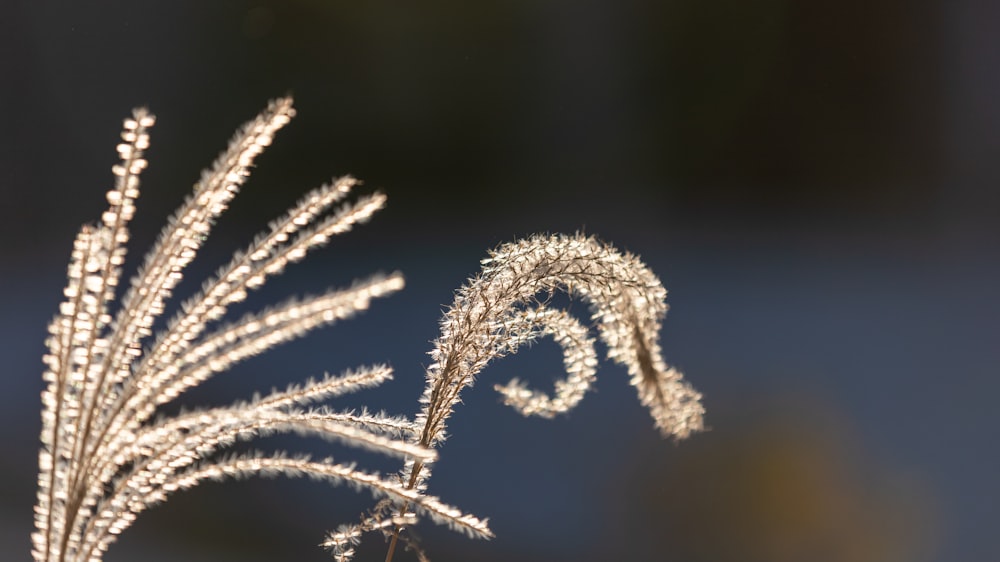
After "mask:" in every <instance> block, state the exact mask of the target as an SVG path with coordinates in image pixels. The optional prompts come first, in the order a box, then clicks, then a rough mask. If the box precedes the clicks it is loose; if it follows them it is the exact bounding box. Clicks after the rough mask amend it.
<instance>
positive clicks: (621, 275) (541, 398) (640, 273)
mask: <svg viewBox="0 0 1000 562" xmlns="http://www.w3.org/2000/svg"><path fill="white" fill-rule="evenodd" d="M483 266H484V267H483V271H482V272H481V273H480V274H479V275H478V276H477V277H475V278H474V279H472V280H471V281H470V282H469V283H467V284H466V285H465V286H464V287H462V288H461V289H459V290H458V291H457V293H456V295H455V302H454V304H452V306H451V308H449V309H448V311H447V312H445V314H444V318H443V319H442V321H441V336H440V337H439V338H438V339H437V340H436V341H435V342H434V349H433V350H432V351H431V358H432V359H433V363H431V365H430V366H429V367H428V369H427V385H426V387H425V390H424V393H423V395H422V396H421V398H420V404H421V406H422V409H421V411H420V413H419V414H418V415H417V417H416V420H415V421H416V423H417V425H418V426H420V428H421V429H420V431H419V434H418V435H417V436H416V437H415V438H414V440H415V443H416V444H418V445H421V446H423V447H429V448H432V447H439V446H440V444H441V443H442V442H443V441H444V439H445V428H446V422H447V420H448V418H449V417H450V416H451V414H452V411H453V410H454V407H455V405H456V404H457V403H458V401H459V395H460V393H461V391H462V389H463V388H465V387H466V386H469V385H471V384H472V383H473V381H474V380H475V378H476V375H477V374H478V373H479V372H480V371H482V369H483V368H485V367H486V365H487V364H488V363H489V362H490V361H492V360H493V359H496V358H499V357H502V356H504V355H506V354H509V353H514V352H516V351H517V349H518V348H519V347H520V346H521V345H523V344H524V343H526V342H530V341H532V340H534V339H536V338H537V337H539V336H541V335H551V336H553V338H554V339H555V340H556V342H557V343H558V344H559V345H560V346H562V348H563V359H564V364H565V367H566V372H567V374H568V376H567V378H566V379H564V380H561V381H558V382H557V383H556V393H555V396H553V397H549V396H547V395H545V394H543V393H541V392H537V391H532V390H529V389H528V388H527V387H525V386H524V385H523V384H522V383H520V382H519V381H517V380H514V381H511V382H509V383H508V384H507V385H505V386H499V385H498V386H497V387H496V388H497V390H498V391H500V392H501V394H502V395H503V396H504V401H505V403H507V404H509V405H511V406H513V407H514V408H516V409H517V410H518V411H520V412H521V413H523V414H526V415H528V414H537V415H541V416H545V417H551V416H553V415H555V414H557V413H560V412H565V411H567V410H569V409H570V408H572V407H573V406H574V405H576V404H577V403H578V402H579V401H580V399H581V398H582V397H583V394H584V393H585V392H586V390H587V388H588V387H589V386H590V384H591V382H592V381H593V377H594V371H595V365H596V361H597V360H596V353H595V351H594V341H593V338H592V337H591V336H590V334H589V333H588V331H587V329H586V328H585V327H584V326H583V325H582V324H580V322H578V321H577V320H575V319H573V318H572V317H570V316H569V315H568V314H566V313H565V312H563V311H554V310H551V309H549V308H548V307H547V306H546V302H545V301H546V300H547V299H546V298H545V296H546V295H548V296H551V294H552V293H553V292H555V291H559V290H562V291H566V292H567V293H568V294H569V295H570V296H572V297H578V298H580V299H582V300H584V301H586V302H587V303H588V304H589V305H590V310H591V320H592V321H593V322H594V323H595V324H596V327H597V331H598V333H599V334H600V337H601V340H602V341H603V342H604V344H605V346H606V347H607V349H608V358H609V359H610V360H612V361H614V362H616V363H619V364H622V365H624V366H625V367H626V368H627V369H628V372H629V375H631V383H632V385H633V386H635V387H636V389H637V390H638V393H639V400H640V401H641V402H642V404H643V405H645V406H646V407H647V408H649V411H650V414H652V416H653V420H654V422H655V424H656V427H657V428H658V429H659V430H660V432H661V434H663V435H664V436H672V437H674V438H677V439H682V438H684V437H687V436H688V435H689V434H690V433H691V432H693V431H698V430H700V429H701V428H702V415H703V413H704V409H703V408H702V405H701V402H700V399H701V395H700V394H699V393H698V392H697V391H695V390H694V389H693V388H692V387H691V386H690V385H689V384H687V383H686V382H685V381H684V380H683V378H682V376H681V373H680V372H678V371H677V370H675V369H672V368H670V367H668V366H667V364H666V363H665V362H664V360H663V358H662V357H661V353H660V346H659V343H658V339H659V336H658V334H659V329H660V324H661V322H662V321H663V317H664V315H665V314H666V311H667V305H666V296H667V292H666V290H665V289H664V288H663V285H662V284H661V283H660V280H659V279H658V278H657V277H656V276H655V275H654V274H653V273H652V272H651V271H650V270H649V268H648V267H646V265H645V264H644V263H642V262H641V261H640V260H639V259H638V258H637V257H635V256H633V255H631V254H627V253H625V254H623V253H621V252H619V251H617V250H615V249H614V248H612V247H610V246H608V245H606V244H604V243H602V242H599V241H598V240H596V239H594V238H591V237H585V236H581V235H576V236H561V235H555V236H534V237H531V238H528V239H525V240H520V241H517V242H513V243H510V244H505V245H503V246H500V247H499V248H497V249H496V250H494V251H493V252H492V253H491V254H490V256H489V257H488V258H487V259H485V260H483ZM429 469H430V463H427V462H424V461H421V460H413V461H411V462H409V463H408V464H407V466H406V468H405V470H404V471H403V474H402V480H403V481H404V482H406V485H407V487H409V488H413V489H420V490H422V489H425V487H426V480H427V478H428V476H429ZM409 508H410V506H409V505H407V504H404V505H403V506H402V507H401V508H400V510H399V511H398V512H397V513H400V514H405V513H406V511H407V509H409ZM400 530H401V527H399V526H397V527H396V528H395V531H394V532H393V534H392V540H391V542H390V545H389V551H388V554H387V556H386V560H387V561H390V560H392V557H393V552H394V549H395V546H396V541H397V539H398V538H399V533H400Z"/></svg>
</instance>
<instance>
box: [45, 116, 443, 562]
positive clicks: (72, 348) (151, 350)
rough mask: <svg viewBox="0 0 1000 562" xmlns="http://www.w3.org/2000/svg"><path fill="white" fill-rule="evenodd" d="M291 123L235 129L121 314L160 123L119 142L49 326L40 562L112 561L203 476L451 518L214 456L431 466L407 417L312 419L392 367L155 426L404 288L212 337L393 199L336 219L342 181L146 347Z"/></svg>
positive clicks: (397, 279)
mask: <svg viewBox="0 0 1000 562" xmlns="http://www.w3.org/2000/svg"><path fill="white" fill-rule="evenodd" d="M293 114H294V110H293V109H292V107H291V100H290V99H287V98H285V99H279V100H276V101H274V102H272V103H271V104H270V105H269V106H268V108H267V109H266V110H265V111H264V112H263V113H262V114H261V115H260V116H258V117H257V118H256V119H254V120H252V121H250V122H249V123H247V124H246V125H244V126H243V127H242V128H241V129H240V130H239V131H238V132H237V134H236V136H235V137H234V138H233V139H232V141H231V142H230V144H229V147H228V148H227V149H226V150H225V151H224V152H223V153H222V154H221V155H220V156H219V158H218V159H216V161H215V163H214V164H213V166H212V167H211V168H210V169H209V170H207V171H206V172H204V173H203V174H202V177H201V179H200V180H199V182H198V184H196V186H195V188H194V191H193V194H192V195H191V196H190V197H189V198H188V199H187V201H186V202H185V203H184V204H183V205H182V206H181V208H180V209H179V210H178V211H177V212H176V213H175V214H174V216H173V217H171V218H170V219H169V221H168V224H167V226H166V227H165V228H164V230H163V232H162V233H161V234H160V236H159V238H158V240H157V242H156V244H155V245H154V247H153V248H152V249H151V250H150V252H149V253H148V254H147V256H146V258H145V263H144V265H143V266H142V267H141V268H140V270H139V273H138V274H137V276H136V277H135V279H133V281H132V283H131V286H130V288H129V289H128V291H127V293H126V295H125V297H124V298H123V299H122V302H121V304H115V303H113V301H114V299H115V298H116V290H115V288H116V287H117V285H118V279H119V276H120V267H121V265H122V263H123V261H124V257H125V244H126V243H127V242H128V231H127V228H126V226H127V223H128V222H129V220H130V219H131V218H132V216H133V215H134V212H135V205H134V200H135V198H136V197H137V196H138V194H139V190H138V186H139V179H138V174H139V173H140V172H142V171H143V170H144V169H145V168H146V167H147V163H146V160H145V158H144V155H143V152H144V150H145V149H146V148H147V147H148V146H149V135H148V133H147V129H148V127H150V126H152V124H153V121H154V120H153V117H152V116H151V115H150V114H149V113H148V112H146V111H145V110H141V109H140V110H136V111H135V113H134V115H133V117H132V118H130V119H126V120H125V123H124V126H123V131H122V134H121V139H122V142H121V143H120V144H119V145H118V146H117V147H116V151H117V153H118V155H119V158H120V159H121V161H120V162H119V163H117V164H116V165H115V166H114V167H113V168H112V173H113V176H114V177H115V187H114V188H113V189H111V190H109V191H108V192H107V194H106V196H105V198H106V200H107V203H108V205H109V208H108V209H107V210H106V211H105V212H104V213H103V214H102V215H101V216H100V223H99V224H98V226H86V227H84V228H83V229H82V230H81V232H80V234H79V236H78V237H77V238H76V240H75V241H74V244H73V252H72V255H71V262H70V265H69V267H68V268H67V277H68V283H67V286H66V288H65V289H64V291H63V297H64V299H65V300H64V301H63V302H62V303H60V305H59V315H58V316H57V317H56V318H55V319H54V320H53V321H52V323H51V324H50V326H49V332H50V334H51V335H50V336H49V338H48V339H47V346H48V348H49V352H48V353H47V354H46V355H45V357H44V359H43V362H44V363H45V365H46V366H47V370H46V371H45V372H44V374H43V379H44V380H45V382H46V388H45V389H44V390H43V392H42V406H43V411H42V433H41V442H42V449H41V451H40V452H39V481H38V494H37V502H36V505H35V510H34V514H35V532H34V533H33V534H32V556H33V557H34V558H35V560H37V561H39V562H41V561H50V562H56V561H58V562H79V561H95V562H96V561H99V560H100V559H101V558H102V557H103V554H104V552H105V551H106V550H107V548H108V547H109V546H110V545H111V544H112V543H113V542H114V541H115V540H116V537H117V536H118V535H119V534H120V533H121V532H122V531H124V530H125V529H127V528H128V527H129V526H130V525H131V524H132V523H133V522H134V521H135V519H136V516H137V515H138V514H139V513H141V512H142V511H144V510H145V509H147V508H148V507H150V506H152V505H154V504H156V503H159V502H161V501H163V500H165V499H166V498H167V497H168V496H169V495H170V494H171V493H173V492H175V491H177V490H180V489H183V488H186V487H190V486H192V485H195V484H197V483H198V482H200V481H202V480H204V479H205V478H219V477H234V476H244V475H252V474H268V475H275V474H285V475H291V476H299V475H310V476H314V477H318V478H322V479H327V480H332V481H344V482H348V483H352V484H353V485H355V486H358V487H362V488H368V489H371V490H373V491H375V492H377V493H380V494H388V495H390V496H393V497H398V498H400V499H405V500H406V501H409V502H412V503H414V504H415V505H417V506H418V507H419V506H426V509H427V510H428V511H432V512H435V513H450V512H451V510H452V509H453V508H446V507H444V506H443V505H441V504H440V502H437V500H436V499H434V498H429V499H424V498H422V497H417V496H416V495H414V494H413V493H411V492H408V491H405V490H401V488H400V486H399V484H398V482H393V481H390V480H384V479H382V478H380V477H378V476H377V475H374V474H372V473H366V472H362V471H359V470H357V469H355V468H353V467H352V466H351V465H347V464H335V463H333V462H332V461H330V460H324V461H309V460H307V459H304V458H288V457H285V456H282V455H280V454H278V455H273V456H268V455H252V456H243V457H222V458H220V457H218V456H215V455H214V454H213V453H215V452H216V451H217V450H219V449H221V448H224V447H226V446H228V445H230V444H232V443H233V442H235V441H236V440H239V439H244V438H250V437H254V436H258V435H264V434H269V433H273V432H277V431H282V432H286V431H292V432H300V433H306V434H310V435H320V436H323V437H326V438H331V439H337V440H340V441H345V442H348V443H350V444H354V445H359V446H363V447H367V448H370V449H373V450H375V451H379V452H383V453H388V454H391V455H396V456H400V457H403V458H406V459H409V458H413V459H419V460H420V461H422V462H431V461H433V460H434V458H436V455H435V453H434V451H432V450H430V449H428V448H426V447H422V446H420V445H418V444H414V443H411V442H408V441H406V440H403V439H400V437H401V436H404V435H407V434H408V433H409V432H410V431H412V430H413V427H412V423H411V422H409V420H404V419H400V418H393V417H391V416H385V415H382V414H369V413H367V412H365V411H362V412H361V413H354V412H333V411H329V410H327V409H325V408H317V409H313V410H307V409H304V406H306V405H308V404H311V403H315V402H318V401H322V400H325V399H327V398H330V397H333V396H336V395H338V394H342V393H345V392H350V391H353V390H356V389H359V388H364V387H367V386H373V385H376V384H379V383H380V382H383V381H385V380H387V379H388V378H389V377H390V376H391V371H390V370H389V369H387V368H385V367H374V368H370V369H360V370H357V371H353V372H348V373H346V374H345V375H343V376H339V377H326V378H323V379H321V380H309V381H308V382H306V383H305V384H302V385H299V386H294V387H291V388H289V389H288V390H286V391H282V392H276V393H273V394H272V395H270V396H267V397H265V398H258V399H256V400H254V401H251V402H241V403H237V404H236V405H234V406H231V407H229V408H214V409H210V410H205V411H201V412H197V413H195V414H180V415H179V416H175V417H168V418H164V419H162V420H159V421H153V420H152V416H153V415H154V413H155V411H156V406H157V405H158V404H161V403H163V402H166V401H168V400H170V399H171V398H173V397H175V396H177V395H179V394H181V393H182V392H184V391H185V390H187V389H188V388H190V387H192V386H194V385H196V384H199V383H201V382H203V381H204V380H206V379H207V378H208V377H210V376H211V375H212V374H213V373H215V372H219V371H222V370H226V369H229V368H231V367H232V366H233V365H234V364H235V363H237V362H239V361H240V360H242V359H244V358H245V357H248V356H250V355H253V354H257V353H261V352H263V351H265V350H267V349H268V348H270V347H273V346H274V345H277V344H279V343H281V342H284V341H288V340H289V339H292V338H295V337H298V336H301V335H303V334H304V333H306V332H307V331H309V330H311V329H314V328H316V327H318V326H321V325H326V324H330V323H332V322H334V321H337V320H342V319H346V318H349V317H350V316H352V315H354V314H356V313H358V312H360V311H362V310H365V309H367V308H368V306H369V304H370V301H371V300H372V299H374V298H378V297H380V296H383V295H387V294H390V293H392V292H395V291H398V290H399V289H401V288H402V286H403V280H402V277H401V276H399V275H398V274H396V275H390V276H388V277H381V276H376V277H373V278H371V279H369V280H368V281H365V282H360V283H356V284H355V285H354V286H352V287H349V288H347V289H341V290H336V291H330V292H329V293H327V294H324V295H319V296H316V297H310V298H307V299H301V300H297V301H292V302H290V303H287V304H285V305H282V306H280V307H277V308H274V309H271V310H265V311H263V312H261V313H257V314H251V315H249V316H247V317H245V318H244V319H243V320H240V321H237V322H236V323H234V324H231V325H229V326H223V327H221V328H220V327H215V328H212V323H213V322H214V321H216V320H218V319H220V318H222V317H223V316H224V315H225V312H226V309H227V306H228V305H229V304H231V303H233V302H237V301H240V300H242V299H243V298H244V297H245V295H246V293H247V291H249V290H251V289H252V288H255V287H258V286H260V285H262V284H263V283H264V281H266V280H267V278H268V277H269V276H270V275H273V274H275V273H278V272H280V271H282V270H283V269H284V267H285V265H287V264H289V263H291V262H292V261H296V260H298V259H300V258H301V257H303V256H305V254H306V253H308V252H309V251H310V250H312V249H314V248H316V247H318V246H319V245H321V244H323V243H326V242H327V241H328V240H329V238H330V237H331V236H332V235H334V234H339V233H342V232H346V231H348V230H350V228H351V227H352V226H353V225H355V224H358V223H361V222H364V221H365V220H366V219H367V218H368V217H369V216H370V215H371V214H372V213H373V212H374V211H375V210H377V209H378V208H381V206H382V205H383V204H384V196H381V195H374V196H367V197H362V198H359V200H358V201H357V202H355V203H348V204H345V205H343V206H342V207H341V208H340V209H332V206H333V205H334V204H335V203H337V202H338V201H340V200H342V199H343V197H344V196H345V195H346V194H348V193H349V191H350V188H351V187H352V186H353V185H355V184H356V181H355V180H353V179H352V178H341V179H339V180H335V181H334V182H332V183H331V184H329V185H327V186H323V187H321V188H319V189H316V190H314V191H313V192H311V193H310V194H308V195H306V196H305V197H304V198H303V199H302V200H301V201H300V203H299V204H298V205H297V206H296V207H293V209H292V210H290V211H289V212H288V214H287V215H286V216H285V217H284V218H282V219H278V220H277V221H275V222H274V223H272V224H271V225H270V231H268V232H266V233H264V234H263V235H261V236H260V237H258V239H257V241H256V242H255V243H254V244H253V245H252V246H251V247H250V248H249V249H248V250H247V251H245V252H242V253H240V254H238V255H237V256H235V257H234V259H233V262H232V264H231V265H230V266H229V267H228V268H223V269H222V270H220V273H219V274H218V276H217V277H216V278H215V280H214V281H209V282H207V283H206V284H205V285H204V290H203V291H202V292H201V293H199V294H198V295H196V296H195V297H193V298H191V299H189V300H188V302H186V303H184V305H183V306H182V307H181V312H179V313H178V315H177V317H176V318H175V319H174V320H172V321H171V322H169V323H168V324H167V328H166V330H165V331H164V332H163V333H162V334H160V335H158V336H157V337H156V338H155V340H154V341H153V345H152V346H149V345H148V344H147V343H146V341H145V339H146V337H147V336H149V335H151V334H152V327H153V326H154V325H156V321H157V319H158V317H159V316H160V315H161V314H162V312H163V311H164V310H165V309H166V302H167V300H168V299H169V298H170V296H171V294H172V292H173V288H174V287H175V286H176V285H177V284H178V283H179V282H180V281H181V279H182V275H183V271H184V269H185V267H186V266H187V265H188V263H190V261H191V260H193V259H194V258H195V256H196V254H197V251H198V249H199V248H200V247H201V245H202V243H203V242H204V239H205V237H206V236H207V235H208V234H209V233H210V231H211V226H212V225H213V224H214V222H215V220H216V218H217V217H218V216H219V214H220V213H221V212H222V211H224V210H225V209H226V207H227V206H228V204H229V202H230V201H231V199H232V198H233V196H234V195H235V194H236V193H237V191H238V190H239V187H240V186H241V185H242V183H243V182H245V181H246V179H247V177H248V176H249V171H250V166H251V165H252V164H253V161H254V158H255V157H256V156H257V155H258V154H260V152H261V151H262V149H263V147H265V146H268V145H270V144H271V142H272V140H273V137H274V135H275V133H276V132H277V130H278V129H280V128H281V127H282V126H284V125H285V124H287V123H288V121H289V120H290V118H291V116H292V115H293ZM112 305H114V309H115V310H114V311H112V310H111V306H112ZM112 312H115V314H112ZM437 516H440V515H437ZM456 524H458V523H456Z"/></svg>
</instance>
